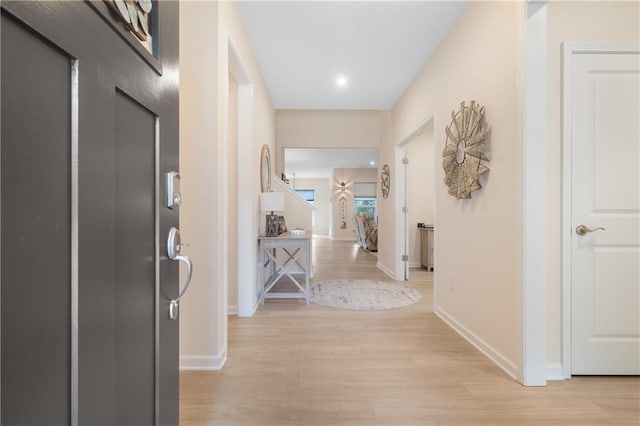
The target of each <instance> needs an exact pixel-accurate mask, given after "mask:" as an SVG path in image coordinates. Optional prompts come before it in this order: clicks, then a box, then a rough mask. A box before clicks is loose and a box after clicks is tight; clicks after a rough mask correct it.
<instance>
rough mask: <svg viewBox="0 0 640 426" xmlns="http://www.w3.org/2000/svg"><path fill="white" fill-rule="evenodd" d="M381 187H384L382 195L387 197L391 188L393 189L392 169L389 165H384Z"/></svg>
mask: <svg viewBox="0 0 640 426" xmlns="http://www.w3.org/2000/svg"><path fill="white" fill-rule="evenodd" d="M380 189H382V197H383V198H384V199H386V198H387V197H388V196H389V190H390V189H391V171H389V165H388V164H385V165H384V166H382V173H381V174H380Z"/></svg>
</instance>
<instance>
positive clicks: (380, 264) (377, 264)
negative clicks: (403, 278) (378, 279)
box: [376, 262, 396, 280]
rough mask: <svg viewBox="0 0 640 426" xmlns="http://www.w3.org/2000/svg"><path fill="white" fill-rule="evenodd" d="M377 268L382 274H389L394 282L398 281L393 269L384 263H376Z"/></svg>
mask: <svg viewBox="0 0 640 426" xmlns="http://www.w3.org/2000/svg"><path fill="white" fill-rule="evenodd" d="M376 267H377V268H378V269H380V270H381V271H382V272H384V273H385V274H387V275H388V276H389V277H390V278H391V279H392V280H395V279H396V277H395V275H394V274H393V271H391V269H389V268H387V267H386V266H384V265H383V264H382V263H380V262H378V263H376Z"/></svg>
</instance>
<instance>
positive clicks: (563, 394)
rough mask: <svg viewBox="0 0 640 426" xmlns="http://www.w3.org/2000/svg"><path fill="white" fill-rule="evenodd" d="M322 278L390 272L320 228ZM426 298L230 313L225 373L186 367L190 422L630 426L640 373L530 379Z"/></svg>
mask: <svg viewBox="0 0 640 426" xmlns="http://www.w3.org/2000/svg"><path fill="white" fill-rule="evenodd" d="M313 263H314V275H315V277H314V279H315V280H318V279H329V278H356V277H357V278H370V279H379V280H386V279H388V277H387V276H386V275H384V273H382V272H381V271H380V270H378V269H377V268H376V257H375V255H374V254H371V253H366V252H364V251H363V250H361V249H358V248H357V246H356V245H355V244H354V243H353V242H349V241H332V240H330V239H329V238H327V237H318V238H314V243H313ZM412 272H413V274H412V276H413V277H414V278H415V279H412V281H411V282H410V284H411V286H412V287H413V288H415V289H417V290H419V291H420V292H421V293H422V296H423V297H422V299H421V300H420V301H419V302H418V303H416V304H414V305H412V306H409V307H407V308H403V309H397V310H390V311H375V312H362V311H347V310H338V309H332V308H327V307H322V306H317V305H308V306H307V305H305V304H304V303H303V302H302V301H300V300H269V301H267V303H266V304H265V305H264V306H260V307H259V308H258V311H257V312H256V314H255V315H254V316H253V317H251V318H238V317H236V316H231V317H229V356H228V360H227V363H226V365H225V367H224V369H223V370H222V371H182V372H181V373H180V424H181V425H183V426H196V425H242V426H249V425H345V426H346V425H349V426H352V425H389V426H395V425H421V426H424V425H453V424H458V425H489V424H491V425H496V424H504V425H540V424H545V425H550V424H555V425H570V424H574V425H631V424H638V420H639V411H640V409H639V407H638V401H639V397H640V379H639V378H637V377H629V378H606V377H576V378H573V379H572V380H569V381H564V382H549V385H548V386H547V387H545V388H525V387H523V386H521V385H520V384H518V383H517V382H515V381H514V380H513V379H511V378H510V377H508V376H507V375H506V374H505V373H504V372H503V371H502V370H501V369H500V368H498V367H497V366H495V365H494V364H493V363H492V362H491V361H489V360H488V359H487V358H486V357H485V356H484V355H482V354H481V353H480V352H478V351H477V350H476V349H475V348H473V347H472V346H471V345H470V344H468V343H467V342H466V341H465V340H464V339H463V338H462V337H460V336H459V335H458V334H456V333H455V332H454V331H453V330H452V329H450V328H449V327H448V326H447V325H446V324H445V323H444V322H442V321H441V320H440V319H439V318H438V317H437V316H436V315H435V314H433V307H432V273H427V272H424V271H418V270H416V271H413V270H412Z"/></svg>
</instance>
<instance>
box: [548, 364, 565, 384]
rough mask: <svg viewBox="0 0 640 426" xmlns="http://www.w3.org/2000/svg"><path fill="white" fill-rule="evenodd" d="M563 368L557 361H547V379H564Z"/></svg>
mask: <svg viewBox="0 0 640 426" xmlns="http://www.w3.org/2000/svg"><path fill="white" fill-rule="evenodd" d="M565 379H566V377H564V369H563V368H562V364H560V363H559V362H549V363H547V380H565Z"/></svg>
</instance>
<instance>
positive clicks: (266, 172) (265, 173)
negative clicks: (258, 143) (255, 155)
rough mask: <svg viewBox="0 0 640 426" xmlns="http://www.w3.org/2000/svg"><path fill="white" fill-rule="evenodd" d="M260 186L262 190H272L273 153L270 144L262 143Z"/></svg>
mask: <svg viewBox="0 0 640 426" xmlns="http://www.w3.org/2000/svg"><path fill="white" fill-rule="evenodd" d="M260 187H261V188H262V192H270V191H271V153H270V152H269V145H262V153H261V155H260Z"/></svg>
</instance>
